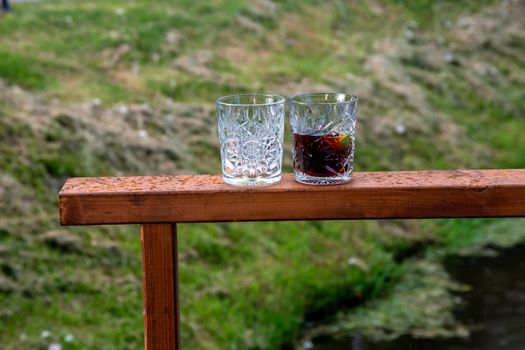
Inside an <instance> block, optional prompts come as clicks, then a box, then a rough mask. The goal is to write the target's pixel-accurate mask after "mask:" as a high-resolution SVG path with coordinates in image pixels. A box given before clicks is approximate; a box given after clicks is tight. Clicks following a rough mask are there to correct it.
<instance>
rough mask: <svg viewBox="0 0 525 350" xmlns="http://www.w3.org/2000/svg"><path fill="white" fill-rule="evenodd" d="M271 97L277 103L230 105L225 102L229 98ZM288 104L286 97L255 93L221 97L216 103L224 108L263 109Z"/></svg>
mask: <svg viewBox="0 0 525 350" xmlns="http://www.w3.org/2000/svg"><path fill="white" fill-rule="evenodd" d="M248 96H253V97H270V98H273V99H274V100H275V101H273V102H267V103H228V102H224V100H226V99H228V98H234V97H248ZM284 102H286V97H283V96H281V95H273V94H259V93H253V94H235V95H228V96H221V97H219V98H218V99H217V100H216V101H215V103H216V104H218V105H222V106H228V107H262V106H272V105H276V104H280V103H284Z"/></svg>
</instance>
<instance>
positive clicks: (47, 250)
mask: <svg viewBox="0 0 525 350" xmlns="http://www.w3.org/2000/svg"><path fill="white" fill-rule="evenodd" d="M10 4H11V10H10V11H3V12H0V349H2V350H7V349H17V350H18V349H48V350H61V349H64V350H67V349H140V348H141V347H142V346H143V330H142V329H143V323H142V294H141V257H140V240H139V236H138V228H137V227H134V226H133V227H125V226H121V227H79V228H61V227H59V226H58V212H57V192H58V190H59V189H60V187H61V186H62V184H63V183H64V181H65V179H66V178H67V177H69V176H110V175H139V174H140V175H145V174H198V173H219V172H220V163H219V155H218V147H217V144H218V141H217V136H216V132H217V131H216V119H215V106H214V101H215V99H216V98H217V97H219V96H223V95H227V94H232V93H241V92H268V93H278V94H283V95H285V96H290V95H293V94H296V93H301V92H319V91H337V92H348V93H352V94H356V95H358V96H359V98H360V105H359V111H358V131H357V147H356V148H357V150H356V170H357V171H374V170H401V169H403V170H409V169H458V168H523V167H525V136H524V135H525V117H524V112H525V20H524V19H525V1H518V0H508V1H495V0H479V1H467V0H461V1H459V0H458V1H452V0H448V1H447V0H442V1H432V0H413V1H409V0H382V1H380V0H371V1H364V0H362V1H342V0H327V1H318V0H280V1H277V0H274V1H272V0H253V1H240V0H210V1H194V0H176V1H175V0H174V1H167V0H166V1H160V0H158V1H155V2H149V1H124V0H104V1H103V0H93V1H80V0H78V1H73V0H71V1H59V0H56V1H52V0H42V1H36V0H32V1H11V2H10ZM285 149H286V153H285V158H284V159H285V169H286V170H287V171H290V170H291V157H290V145H289V144H288V145H286V146H285ZM333 200H334V201H337V200H338V198H334V199H333ZM179 233H180V234H179V240H180V248H179V249H180V259H181V266H180V273H181V281H180V285H181V301H182V305H181V312H182V337H183V344H184V347H185V348H186V349H194V350H215V349H221V350H224V349H231V350H241V349H358V350H362V349H368V350H370V349H376V350H377V349H415V348H416V347H417V348H421V349H524V348H525V334H523V332H522V329H523V327H525V324H524V323H525V321H524V320H525V268H521V267H525V266H524V262H525V261H524V259H523V258H522V257H523V256H524V254H525V248H524V247H523V245H522V243H523V242H525V221H523V220H520V219H512V220H510V219H501V220H488V219H487V220H477V219H474V220H412V221H403V220H395V221H355V222H281V223H274V222H266V223H242V224H241V223H233V224H213V225H211V224H210V225H180V229H179Z"/></svg>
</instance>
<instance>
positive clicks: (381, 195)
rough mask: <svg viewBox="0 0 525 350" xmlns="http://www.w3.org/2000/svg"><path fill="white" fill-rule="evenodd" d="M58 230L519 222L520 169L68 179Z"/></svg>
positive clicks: (524, 199) (523, 173) (523, 200)
mask: <svg viewBox="0 0 525 350" xmlns="http://www.w3.org/2000/svg"><path fill="white" fill-rule="evenodd" d="M59 196H60V220H61V223H62V224H63V225H93V224H144V223H159V222H179V223H182V222H216V221H263V220H324V219H393V218H452V217H503V216H522V215H525V170H523V169H519V170H450V171H400V172H369V173H355V174H354V178H353V180H352V182H351V183H349V184H345V185H338V186H307V185H302V184H299V183H297V182H295V181H294V180H293V177H292V175H291V174H285V175H284V176H283V179H282V181H281V182H280V183H279V184H277V185H274V186H268V187H259V188H247V187H233V186H229V185H226V184H224V183H223V181H222V178H221V177H220V176H208V175H201V176H198V175H196V176H149V177H108V178H74V179H69V180H68V181H67V182H66V184H65V185H64V187H63V189H62V190H61V191H60V195H59Z"/></svg>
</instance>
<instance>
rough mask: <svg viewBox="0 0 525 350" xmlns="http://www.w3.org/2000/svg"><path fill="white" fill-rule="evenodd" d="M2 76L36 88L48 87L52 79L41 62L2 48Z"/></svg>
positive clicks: (12, 81)
mask: <svg viewBox="0 0 525 350" xmlns="http://www.w3.org/2000/svg"><path fill="white" fill-rule="evenodd" d="M0 78H2V79H4V80H5V81H7V82H9V83H11V84H16V85H20V86H22V87H24V88H28V89H36V90H41V89H44V88H46V87H47V86H48V85H49V84H50V82H51V80H52V79H51V77H49V76H48V75H47V71H46V69H45V67H44V66H43V65H42V63H41V62H38V61H35V60H33V59H30V58H27V57H24V56H22V55H18V54H16V53H12V52H9V51H4V50H0Z"/></svg>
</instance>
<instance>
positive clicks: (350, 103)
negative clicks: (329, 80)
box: [290, 93, 357, 185]
mask: <svg viewBox="0 0 525 350" xmlns="http://www.w3.org/2000/svg"><path fill="white" fill-rule="evenodd" d="M356 117H357V97H356V96H352V95H347V94H337V93H317V94H304V95H297V96H294V97H292V98H291V99H290V124H291V129H292V142H293V157H294V173H295V179H296V180H297V181H299V182H302V183H306V184H312V185H330V184H339V183H344V182H348V181H350V179H351V178H352V170H353V162H354V150H355V125H356Z"/></svg>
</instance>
